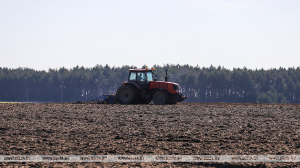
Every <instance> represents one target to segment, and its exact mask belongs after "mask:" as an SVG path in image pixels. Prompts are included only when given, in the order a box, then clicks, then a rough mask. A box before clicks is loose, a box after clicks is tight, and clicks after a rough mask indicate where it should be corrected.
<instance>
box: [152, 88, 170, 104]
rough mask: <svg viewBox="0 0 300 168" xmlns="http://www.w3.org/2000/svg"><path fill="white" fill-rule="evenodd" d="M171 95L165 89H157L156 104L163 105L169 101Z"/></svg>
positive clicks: (155, 94) (154, 99) (154, 100)
mask: <svg viewBox="0 0 300 168" xmlns="http://www.w3.org/2000/svg"><path fill="white" fill-rule="evenodd" d="M169 99H170V96H169V95H168V93H166V92H165V91H163V90H159V91H156V92H155V93H154V95H153V103H154V104H155V105H163V104H167V103H168V102H169Z"/></svg>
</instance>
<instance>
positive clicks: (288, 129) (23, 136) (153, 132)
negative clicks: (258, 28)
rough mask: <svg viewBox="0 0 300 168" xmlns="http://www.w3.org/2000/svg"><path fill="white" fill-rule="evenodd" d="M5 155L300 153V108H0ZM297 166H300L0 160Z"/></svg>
mask: <svg viewBox="0 0 300 168" xmlns="http://www.w3.org/2000/svg"><path fill="white" fill-rule="evenodd" d="M0 116H1V117H0V120H1V122H0V155H10V154H12V155H17V154H18V155H48V154H49V155H117V154H120V155H131V154H132V155H139V154H144V155H149V154H150V155H160V154H161V155H191V154H193V155H227V154H228V155H268V154H270V155H285V154H286V155H300V139H299V135H300V122H299V121H300V105H288V104H273V105H270V104H226V103H218V104H213V103H211V104H205V103H193V104H184V103H182V104H177V105H163V106H156V105H118V104H115V105H105V104H53V103H50V104H0ZM0 166H16V167H18V166H23V167H27V166H37V167H40V166H47V167H48V166H51V167H67V166H70V167H111V166H117V167H128V166H130V167H140V166H141V167H148V166H159V167H170V166H171V167H241V166H242V167H281V166H287V167H298V166H300V163H0Z"/></svg>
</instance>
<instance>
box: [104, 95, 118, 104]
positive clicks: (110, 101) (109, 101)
mask: <svg viewBox="0 0 300 168" xmlns="http://www.w3.org/2000/svg"><path fill="white" fill-rule="evenodd" d="M105 101H106V103H107V104H115V103H116V98H115V96H114V95H109V96H107V98H106V99H105Z"/></svg>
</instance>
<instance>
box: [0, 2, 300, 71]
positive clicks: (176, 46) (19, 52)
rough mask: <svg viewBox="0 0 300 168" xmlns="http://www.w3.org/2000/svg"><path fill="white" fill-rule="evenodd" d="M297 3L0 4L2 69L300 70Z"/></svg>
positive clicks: (299, 24)
mask: <svg viewBox="0 0 300 168" xmlns="http://www.w3.org/2000/svg"><path fill="white" fill-rule="evenodd" d="M299 9H300V1H299V0H281V1H279V0H264V1H261V0H237V1H235V0H227V1H224V0H222V1H221V0H211V1H210V0H207V1H204V0H203V1H201V0H147V1H143V0H105V1H104V0H103V1H101V0H85V1H83V0H82V1H79V0H51V1H50V0H49V1H37V0H26V1H23V0H9V1H8V0H0V67H9V68H17V67H29V68H33V69H37V70H48V69H49V68H60V67H63V66H64V67H66V68H72V67H74V66H76V65H79V66H85V67H93V66H95V65H96V64H102V65H105V64H108V65H110V66H122V65H134V66H137V67H141V66H142V65H145V64H146V65H148V66H149V67H151V66H152V65H154V64H157V65H163V64H167V63H169V64H181V65H182V64H189V65H193V66H196V65H199V66H200V67H203V66H204V67H208V66H210V65H214V66H218V65H221V66H224V67H225V68H229V69H232V68H233V67H236V68H237V67H240V68H242V67H244V66H246V67H247V68H250V69H255V68H258V69H260V68H264V69H269V68H279V67H285V68H288V67H293V66H294V67H298V66H300V65H299V62H300V10H299Z"/></svg>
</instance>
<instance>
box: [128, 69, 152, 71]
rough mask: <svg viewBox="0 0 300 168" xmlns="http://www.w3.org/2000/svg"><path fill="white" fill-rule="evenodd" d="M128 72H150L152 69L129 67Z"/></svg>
mask: <svg viewBox="0 0 300 168" xmlns="http://www.w3.org/2000/svg"><path fill="white" fill-rule="evenodd" d="M129 71H130V72H132V71H134V72H152V71H153V70H152V69H129Z"/></svg>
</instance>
